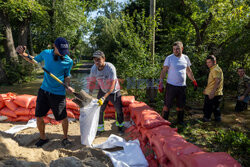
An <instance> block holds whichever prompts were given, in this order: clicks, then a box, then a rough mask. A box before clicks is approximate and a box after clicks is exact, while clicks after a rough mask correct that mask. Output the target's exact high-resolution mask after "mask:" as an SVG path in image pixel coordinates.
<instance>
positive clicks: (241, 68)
mask: <svg viewBox="0 0 250 167" xmlns="http://www.w3.org/2000/svg"><path fill="white" fill-rule="evenodd" d="M238 70H243V71H245V70H244V68H243V67H239V68H237V71H238Z"/></svg>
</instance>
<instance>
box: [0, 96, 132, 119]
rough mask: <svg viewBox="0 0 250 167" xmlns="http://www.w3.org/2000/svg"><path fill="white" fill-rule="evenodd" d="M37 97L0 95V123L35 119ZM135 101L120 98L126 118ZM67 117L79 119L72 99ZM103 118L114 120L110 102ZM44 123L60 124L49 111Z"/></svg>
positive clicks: (76, 107)
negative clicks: (130, 106) (130, 105)
mask: <svg viewBox="0 0 250 167" xmlns="http://www.w3.org/2000/svg"><path fill="white" fill-rule="evenodd" d="M36 99H37V96H33V95H28V94H24V95H16V94H14V93H11V92H9V93H6V94H0V121H3V120H6V121H11V122H19V121H21V122H28V121H29V120H30V119H32V118H35V107H36ZM134 101H135V98H134V96H122V104H123V112H124V115H125V116H127V115H128V114H129V112H128V106H129V104H131V103H133V102H134ZM66 108H67V110H66V111H67V115H68V117H69V118H73V119H79V116H80V109H79V107H78V106H77V104H75V103H74V102H73V101H72V99H68V98H67V99H66ZM105 118H115V108H114V106H113V104H112V103H111V102H109V104H108V106H107V107H106V110H105ZM44 121H45V123H52V124H58V123H60V122H58V121H56V120H55V119H54V116H53V113H52V111H51V110H50V111H49V112H48V114H47V116H46V117H44Z"/></svg>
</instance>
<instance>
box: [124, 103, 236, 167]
mask: <svg viewBox="0 0 250 167" xmlns="http://www.w3.org/2000/svg"><path fill="white" fill-rule="evenodd" d="M128 108H129V113H130V117H131V119H132V121H133V123H132V124H134V125H133V126H131V127H129V128H128V129H127V130H126V131H125V134H126V137H127V139H129V140H133V139H138V140H139V142H140V146H141V149H142V151H143V153H144V155H145V157H146V159H147V161H148V163H149V166H152V167H156V166H161V167H219V166H220V167H239V166H240V164H239V163H238V162H237V161H236V160H235V159H233V158H232V157H231V156H230V155H229V154H227V153H206V152H203V150H202V149H200V148H199V147H197V146H195V145H194V144H192V143H189V142H187V141H186V140H185V139H184V138H183V137H182V136H181V135H179V134H178V133H177V129H176V128H171V127H170V126H169V125H170V122H168V121H166V120H164V119H163V118H162V117H161V116H160V115H159V114H158V113H157V112H156V111H154V110H153V109H152V108H151V107H149V106H148V105H147V104H146V103H144V102H137V101H135V102H134V103H131V104H130V105H129V106H128ZM152 152H153V153H152ZM210 162H211V163H210Z"/></svg>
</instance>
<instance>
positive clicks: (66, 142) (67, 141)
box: [62, 138, 71, 147]
mask: <svg viewBox="0 0 250 167" xmlns="http://www.w3.org/2000/svg"><path fill="white" fill-rule="evenodd" d="M69 145H71V142H70V141H69V140H68V138H66V139H63V140H62V146H63V147H67V146H69Z"/></svg>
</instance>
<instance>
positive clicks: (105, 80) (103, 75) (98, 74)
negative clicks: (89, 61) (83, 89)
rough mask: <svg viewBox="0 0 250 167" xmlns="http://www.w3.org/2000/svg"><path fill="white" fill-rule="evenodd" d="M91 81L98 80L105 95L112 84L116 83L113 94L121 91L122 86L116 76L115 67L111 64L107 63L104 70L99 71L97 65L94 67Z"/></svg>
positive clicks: (90, 76) (91, 72)
mask: <svg viewBox="0 0 250 167" xmlns="http://www.w3.org/2000/svg"><path fill="white" fill-rule="evenodd" d="M89 78H90V80H96V81H97V82H98V85H99V86H100V88H101V89H102V91H103V92H104V93H107V92H108V91H109V88H110V86H111V82H112V81H113V80H116V81H115V88H114V90H113V92H112V93H116V92H117V91H119V90H120V85H119V82H118V79H117V76H116V69H115V66H114V65H113V64H111V63H109V62H105V66H104V68H103V70H101V71H99V70H98V68H97V67H96V65H93V66H92V68H91V71H90V75H89Z"/></svg>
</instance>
